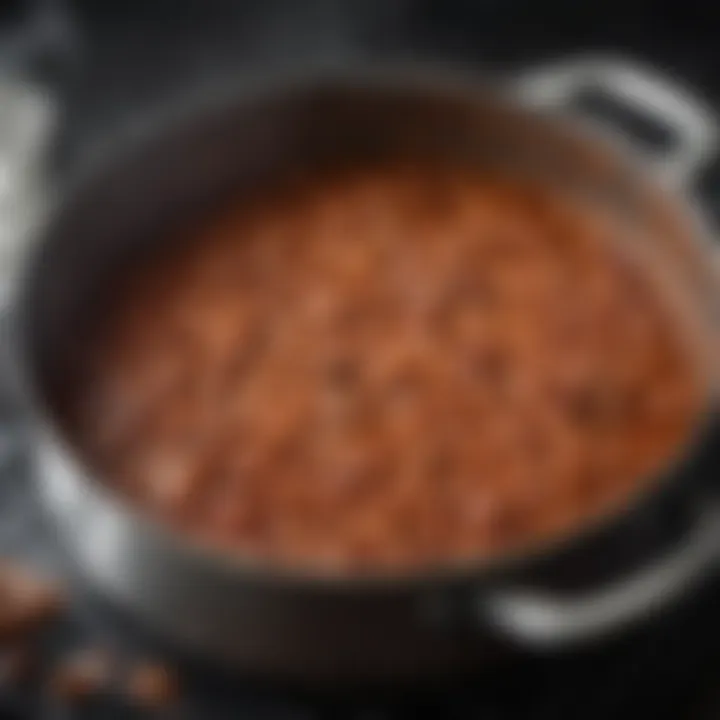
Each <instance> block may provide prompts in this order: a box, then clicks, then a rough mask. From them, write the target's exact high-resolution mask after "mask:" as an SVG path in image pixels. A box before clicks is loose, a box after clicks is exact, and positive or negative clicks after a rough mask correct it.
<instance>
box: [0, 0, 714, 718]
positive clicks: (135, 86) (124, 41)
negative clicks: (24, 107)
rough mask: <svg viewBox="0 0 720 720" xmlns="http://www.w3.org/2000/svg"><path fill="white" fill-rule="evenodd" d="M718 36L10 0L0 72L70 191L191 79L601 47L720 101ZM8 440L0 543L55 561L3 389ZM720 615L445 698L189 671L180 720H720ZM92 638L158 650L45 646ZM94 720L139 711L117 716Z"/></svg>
mask: <svg viewBox="0 0 720 720" xmlns="http://www.w3.org/2000/svg"><path fill="white" fill-rule="evenodd" d="M716 12H717V11H716ZM719 30H720V21H718V20H716V19H715V15H714V13H713V9H712V7H711V3H710V2H707V0H706V2H698V1H696V0H685V1H682V2H673V3H670V2H668V3H665V4H660V3H659V2H643V1H638V0H634V1H633V0H626V1H624V2H623V1H622V0H605V1H600V0H597V1H596V2H589V1H583V0H573V1H571V0H365V1H363V0H347V1H346V2H343V1H342V0H335V1H332V0H306V1H305V2H303V0H253V1H251V0H194V1H193V2H190V1H187V0H124V1H123V0H75V1H74V2H73V1H70V0H67V2H62V1H61V0H37V1H36V2H11V0H0V33H2V34H0V60H3V59H4V61H5V62H6V63H7V65H8V67H13V68H14V69H15V70H16V71H18V72H23V73H30V74H31V75H32V76H33V77H35V78H37V79H38V80H39V81H41V82H42V83H44V84H45V86H46V87H47V88H48V89H49V90H50V91H51V92H52V93H53V94H55V95H56V96H57V97H59V98H60V99H61V101H62V104H63V108H64V112H63V115H62V121H61V126H60V128H59V132H58V137H57V142H56V148H57V149H58V153H57V157H58V160H59V164H58V167H59V169H60V178H59V180H58V181H59V182H62V179H61V178H62V172H63V171H64V169H67V168H69V167H70V166H72V165H73V164H74V163H75V162H77V161H78V159H79V158H80V157H81V156H82V155H83V154H84V153H86V152H88V151H89V150H90V148H91V147H92V146H93V145H94V144H95V143H97V142H101V141H103V140H104V139H105V138H107V137H108V136H109V135H111V134H112V133H113V132H115V131H116V130H117V129H118V128H120V127H121V126H122V125H123V124H124V123H125V122H127V121H128V120H130V119H131V118H133V117H134V116H136V115H137V114H138V113H142V112H145V111H148V110H149V109H151V108H152V107H154V106H156V105H157V104H162V103H163V102H164V101H166V100H167V99H169V98H171V97H173V96H176V95H178V94H181V93H183V92H184V91H186V90H187V88H188V87H190V86H192V85H194V84H196V83H200V82H203V81H204V80H206V79H208V78H213V77H217V76H220V75H229V74H236V73H253V72H257V71H259V70H265V69H266V68H267V67H271V66H272V67H277V68H282V67H283V66H286V65H288V64H293V65H296V64H298V63H302V62H309V61H317V60H322V61H324V62H330V63H338V64H340V63H345V62H353V63H356V62H358V61H362V60H363V59H364V58H371V59H373V60H379V59H382V58H397V57H401V58H406V59H407V58H411V59H412V58H417V59H423V60H427V59H439V60H445V61H447V60H454V61H458V62H463V63H469V64H471V65H476V66H477V67H478V68H479V69H483V70H490V71H493V72H502V73H512V72H513V71H515V70H517V69H520V68H523V67H527V66H531V65H533V64H535V63H538V62H540V61H542V60H545V59H551V58H556V57H560V56H562V55H565V54H570V53H572V52H576V51H607V52H615V53H621V54H623V55H628V56H630V57H636V58H639V59H642V60H648V61H651V62H652V63H653V64H655V65H657V66H659V67H660V68H661V69H664V70H665V71H667V72H670V73H672V74H673V75H675V76H676V77H678V78H681V79H684V80H685V81H687V82H688V83H690V84H691V85H693V86H695V87H696V88H697V90H698V91H699V92H700V93H702V94H704V95H705V96H706V97H708V98H709V99H710V100H711V101H713V102H717V103H720V32H719ZM715 177H716V172H713V171H712V170H711V172H710V173H709V174H708V176H707V177H706V178H705V181H704V182H703V183H702V186H701V188H700V189H699V197H700V198H701V201H702V202H703V204H704V205H705V207H706V209H707V210H708V211H710V212H711V213H717V212H718V210H720V182H717V180H715ZM0 431H1V433H0V437H1V438H2V439H3V442H4V449H3V446H2V445H3V443H0V545H1V546H2V548H3V549H4V550H6V551H7V552H11V553H16V554H20V555H24V556H31V557H33V558H38V559H39V560H40V562H42V563H45V564H46V565H48V564H49V565H55V564H56V559H55V558H56V550H55V548H54V547H53V546H52V543H51V542H50V540H49V538H48V536H47V534H46V530H45V527H44V524H43V523H42V520H41V519H40V518H38V517H37V512H36V511H35V509H34V506H33V504H32V500H31V498H30V497H29V495H28V492H27V474H26V464H25V457H26V453H27V448H26V447H25V445H24V443H23V440H22V425H21V423H20V422H19V421H18V418H17V416H16V415H15V414H14V409H13V405H12V402H11V401H10V400H9V399H7V398H6V399H3V396H2V394H1V393H0ZM11 441H12V442H11ZM8 448H10V449H9V450H8ZM3 518H4V519H3ZM57 562H60V561H59V560H58V561H57ZM719 607H720V583H718V582H717V581H715V580H710V581H708V583H707V584H706V586H705V587H704V589H703V590H702V592H700V593H699V594H698V595H696V596H695V597H693V598H691V599H689V600H687V601H686V602H684V603H683V604H682V605H681V606H679V607H678V608H676V609H674V610H672V611H670V612H668V613H666V614H665V615H663V617H662V618H659V619H658V620H657V621H656V622H655V623H653V624H651V625H650V626H649V627H648V628H644V629H642V630H640V631H638V632H636V633H634V634H633V635H632V636H631V637H629V638H628V639H627V640H625V641H624V642H622V643H619V644H616V645H614V646H609V647H605V648H600V649H597V650H593V651H591V652H585V653H582V654H578V655H575V656H565V657H560V658H554V659H551V660H546V659H529V660H528V661H527V662H524V663H522V664H520V665H518V666H516V667H513V668H509V669H505V670H503V671H502V672H499V673H493V674H491V675H489V676H485V677H480V678H479V679H477V680H475V681H472V682H468V683H464V684H463V685H462V686H458V687H453V688H448V689H443V690H442V691H433V692H429V691H426V692H418V689H416V688H415V689H411V690H407V691H404V692H402V693H399V692H397V691H396V692H395V693H393V694H391V695H387V694H381V695H378V694H375V693H367V692H365V693H362V694H361V695H357V694H355V695H353V696H350V697H348V696H342V697H336V698H334V699H333V700H328V699H327V698H324V699H322V700H320V699H318V698H317V697H315V698H308V697H302V698H299V697H297V696H296V695H294V694H292V695H291V694H288V693H286V692H283V691H281V690H280V689H278V688H263V689H258V688H255V687H250V686H247V685H242V684H239V683H236V682H225V681H222V680H217V679H209V678H208V677H207V674H206V673H204V672H203V671H202V670H201V669H198V668H196V667H193V668H189V669H188V670H187V672H186V677H185V678H184V681H185V687H186V693H187V696H188V702H187V706H186V707H185V708H184V711H185V714H184V717H188V718H196V717H197V718H203V720H214V718H218V719H220V718H223V719H224V718H235V717H248V718H256V717H257V718H268V720H275V719H278V720H279V719H283V720H284V719H285V718H296V719H298V720H299V719H300V718H303V719H307V720H310V719H314V718H321V717H338V718H353V719H354V718H358V720H360V718H368V719H369V718H385V717H387V718H395V717H417V716H418V715H419V714H420V713H421V712H422V713H424V714H426V715H427V716H430V715H433V716H437V717H443V718H483V719H484V720H493V719H495V718H497V719H501V720H514V719H515V718H522V719H525V718H528V719H530V720H542V719H548V720H550V719H556V718H557V719H563V718H583V720H592V719H593V718H603V719H604V718H610V717H612V718H625V717H635V716H637V715H638V714H639V713H647V715H648V716H652V717H654V718H656V719H657V720H663V719H664V718H668V719H671V718H672V719H676V718H682V719H684V718H688V719H690V720H692V719H694V718H697V719H698V720H700V719H701V718H707V720H710V719H711V718H715V719H716V718H719V717H720V613H718V608H719ZM98 632H99V633H101V634H104V635H107V636H108V637H117V636H118V635H128V636H131V637H132V638H133V642H134V643H135V644H137V645H138V646H140V647H142V646H144V644H145V642H146V641H145V638H143V637H142V635H137V634H135V633H133V630H126V625H125V624H123V623H120V622H119V621H118V620H117V618H115V617H111V616H110V615H109V614H107V613H106V612H105V611H104V610H102V609H99V608H97V607H96V606H95V605H93V604H92V602H85V601H83V602H81V603H80V605H78V606H77V610H76V612H75V616H74V617H73V618H72V619H71V620H70V621H69V622H68V623H67V624H66V625H64V626H63V627H62V628H59V629H58V632H57V633H55V635H54V636H53V638H51V640H50V641H49V649H48V652H49V653H50V656H52V654H53V653H56V652H57V648H58V647H60V646H66V645H73V644H77V643H78V642H82V639H83V638H85V637H87V636H88V635H89V634H90V635H95V634H97V633H98ZM123 639H126V638H123ZM54 712H55V711H54V710H52V709H48V707H46V705H45V704H44V703H43V702H42V701H41V700H40V699H39V698H38V697H37V694H36V693H35V692H34V691H33V690H32V689H29V690H28V691H27V692H26V693H24V694H22V693H21V694H17V696H16V695H12V696H7V697H3V698H2V703H0V716H2V717H5V713H7V717H18V718H35V717H41V718H44V717H55V716H56V715H55V714H54ZM84 716H87V717H101V718H110V717H124V718H127V717H131V716H130V715H129V714H128V711H127V709H123V708H118V707H114V706H112V705H111V704H106V705H103V706H102V707H97V708H95V709H94V710H89V711H87V713H86V715H84ZM58 717H59V716H58Z"/></svg>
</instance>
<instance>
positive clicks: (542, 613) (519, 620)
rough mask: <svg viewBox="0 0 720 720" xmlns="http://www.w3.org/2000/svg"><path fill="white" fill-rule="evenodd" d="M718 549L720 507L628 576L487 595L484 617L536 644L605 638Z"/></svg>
mask: <svg viewBox="0 0 720 720" xmlns="http://www.w3.org/2000/svg"><path fill="white" fill-rule="evenodd" d="M718 548H720V506H715V505H713V506H710V507H708V508H706V509H705V511H704V512H703V513H702V514H701V516H700V518H699V521H698V523H697V525H696V526H695V528H694V530H693V531H692V532H691V534H690V536H689V537H687V538H686V540H685V542H684V544H683V545H682V546H681V547H679V548H676V549H675V550H673V551H672V552H671V553H669V554H668V555H666V556H665V557H662V558H660V559H658V560H655V561H654V562H653V563H651V564H650V565H649V566H646V567H643V568H641V569H639V570H637V571H635V572H634V573H633V574H631V575H629V576H627V577H624V578H621V579H619V580H616V581H614V582H613V583H612V584H610V585H608V586H605V587H602V588H599V589H596V590H592V591H589V592H587V593H586V594H583V595H580V596H565V597H558V596H556V595H553V594H551V593H548V592H543V591H540V590H533V589H521V588H517V589H507V590H498V591H496V592H494V593H491V594H489V595H486V596H484V597H483V599H482V600H481V602H480V606H479V610H480V612H481V614H482V617H483V619H485V620H489V621H490V622H491V623H492V625H493V627H495V628H496V629H498V630H500V631H501V632H502V633H503V634H504V635H505V636H507V637H509V638H511V639H513V640H515V641H516V642H520V643H522V644H523V645H526V646H528V645H529V646H533V647H537V648H549V649H552V648H557V647H567V646H571V645H574V644H577V643H581V642H585V641H588V640H593V639H596V638H599V637H603V636H606V635H608V634H610V633H612V632H613V631H615V630H618V629H621V628H622V627H623V626H626V625H629V624H631V623H633V622H635V621H637V620H640V619H642V618H644V617H645V616H647V615H648V614H650V613H651V612H652V611H653V610H655V609H657V608H660V607H662V606H663V605H665V604H666V603H668V602H670V601H672V600H673V599H675V598H677V597H678V596H679V595H681V594H682V593H683V592H685V591H686V590H688V589H689V588H690V587H692V585H693V584H694V583H695V582H697V581H699V580H700V579H701V578H702V577H703V576H704V575H705V573H706V572H707V570H708V568H709V567H710V566H711V565H712V564H713V563H714V562H715V561H716V559H717V556H718Z"/></svg>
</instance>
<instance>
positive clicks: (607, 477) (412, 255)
mask: <svg viewBox="0 0 720 720" xmlns="http://www.w3.org/2000/svg"><path fill="white" fill-rule="evenodd" d="M615 232H616V229H615V228H613V227H612V226H611V224H610V223H609V222H605V221H604V220H603V219H602V218H601V217H600V216H598V215H594V214H593V213H591V212H588V211H587V209H581V208H580V207H579V206H578V205H576V204H574V203H572V202H571V201H569V200H566V199H563V198H562V197H561V196H560V195H559V194H554V193H552V192H550V191H549V190H547V189H543V188H541V187H538V186H533V185H531V184H529V183H520V182H518V181H513V180H509V179H507V178H505V179H503V178H500V177H496V176H485V175H482V174H475V173H472V172H469V171H463V170H458V169H445V170H439V169H437V168H432V169H431V168H422V167H410V166H407V167H388V168H377V169H373V170H366V171H357V172H352V173H350V172H346V173H338V174H337V175H334V176H332V177H318V178H315V179H310V180H305V181H304V182H298V183H295V184H290V185H288V186H287V187H284V188H283V189H281V190H278V191H277V192H274V193H271V192H268V194H267V196H263V197H256V198H255V199H254V200H253V201H252V202H247V201H239V202H238V203H237V204H236V205H235V206H232V207H229V208H226V209H225V210H224V211H223V212H222V213H220V214H219V215H218V216H217V217H215V218H212V219H211V220H210V221H208V222H207V224H206V225H204V226H201V227H199V228H198V229H197V230H196V231H194V232H191V233H190V236H189V237H188V238H186V239H185V240H184V242H181V243H176V244H175V246H170V248H169V249H166V250H165V251H163V252H162V253H160V254H159V255H158V256H157V257H155V258H153V259H152V260H151V261H149V262H146V263H144V264H143V266H142V267H139V268H137V269H135V270H132V271H130V272H126V273H123V274H122V277H120V278H119V281H118V283H117V284H116V285H115V286H114V287H113V291H112V292H111V293H109V295H108V308H107V312H106V314H105V317H104V320H103V323H102V328H101V329H99V330H98V331H97V332H96V333H95V335H94V338H93V342H92V343H91V344H90V351H89V352H88V354H87V358H86V359H87V369H86V371H85V372H84V381H83V386H82V389H81V392H79V393H78V394H77V402H76V405H75V407H74V408H73V414H74V421H75V427H76V430H77V437H78V442H79V444H80V445H81V447H82V449H83V450H84V452H86V454H87V455H88V456H89V457H90V458H91V459H92V460H93V462H94V463H95V465H96V466H97V467H98V468H99V469H100V470H101V471H102V472H103V474H104V476H105V477H106V478H107V481H108V482H109V483H111V484H112V485H113V486H115V487H116V488H117V489H118V490H119V491H120V492H121V493H123V494H125V495H126V496H128V497H129V498H131V499H132V501H133V502H135V503H137V504H138V505H140V506H142V507H144V508H145V509H146V510H147V511H149V512H150V513H151V514H152V515H153V516H156V517H157V518H159V519H162V520H163V521H165V522H167V523H169V524H170V525H171V526H174V527H176V528H178V529H180V530H181V531H182V532H186V533H189V534H191V535H192V536H194V537H196V538H197V539H200V540H202V541H204V542H206V543H209V544H211V545H213V546H217V547H221V548H224V549H229V550H231V551H236V552H238V553H240V554H242V555H246V556H250V557H254V558H258V559H261V560H264V561H268V562H271V563H274V564H276V565H289V566H292V567H302V568H312V569H320V570H323V571H325V570H329V571H337V572H344V571H353V572H362V571H372V570H388V569H408V568H413V569H415V568H422V567H428V566H433V565H438V564H443V563H448V562H454V561H459V560H467V559H474V558H478V559H482V558H484V557H488V556H492V555H496V554H500V553H504V552H507V551H511V550H514V549H517V548H524V547H527V546H528V545H532V543H535V542H540V541H544V540H546V539H548V538H550V537H553V536H555V535H558V534H562V533H566V532H569V531H572V530H574V529H577V528H578V527H580V526H582V525H583V523H585V522H587V521H589V520H591V519H592V518H595V517H597V516H598V515H600V514H602V513H603V512H606V511H608V509H611V508H613V507H615V506H617V505H619V504H621V503H622V502H623V501H625V500H627V499H628V498H629V496H630V495H631V494H632V493H633V492H635V491H637V490H638V487H639V484H640V483H641V482H642V481H643V480H645V479H647V478H648V476H652V475H653V474H654V473H656V472H657V471H659V470H660V469H661V468H663V466H664V465H665V464H666V463H667V462H668V460H669V459H670V458H672V457H673V456H674V455H675V454H676V453H677V452H678V449H679V448H680V447H681V446H682V444H683V443H684V442H685V441H686V440H687V439H688V436H689V433H690V430H691V428H692V427H693V426H694V421H695V419H696V417H697V412H698V407H699V390H698V386H697V381H696V378H695V375H694V373H693V371H692V367H691V363H690V360H689V357H688V354H687V352H686V350H685V347H684V345H683V343H682V342H681V341H680V333H679V332H677V318H676V317H675V316H674V315H673V313H672V312H671V310H670V308H669V305H668V303H667V302H666V301H665V298H663V296H662V293H661V292H660V289H659V286H658V285H657V284H654V283H653V282H652V281H651V279H650V277H649V275H647V273H644V272H643V270H642V267H641V266H639V265H637V264H635V263H634V262H633V261H632V259H631V258H630V257H629V256H627V255H626V254H624V253H622V252H620V251H619V250H618V249H617V247H616V245H615V243H614V242H613V240H614V239H616V238H613V237H612V235H613V233H615Z"/></svg>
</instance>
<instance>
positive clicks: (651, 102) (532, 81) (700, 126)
mask: <svg viewBox="0 0 720 720" xmlns="http://www.w3.org/2000/svg"><path fill="white" fill-rule="evenodd" d="M517 90H518V93H519V95H520V97H521V99H522V100H523V101H525V102H527V103H531V104H534V105H540V106H543V107H550V108H554V107H557V108H560V109H567V108H568V107H569V106H570V105H572V102H573V100H574V99H577V98H578V97H579V95H580V94H581V93H584V92H587V91H600V92H603V93H605V94H606V95H607V96H608V97H611V98H612V99H613V100H615V101H616V102H619V103H620V104H624V105H626V106H627V107H628V108H629V109H631V110H633V111H635V112H638V113H639V114H640V115H642V116H644V117H646V118H647V119H648V120H651V121H654V122H657V123H658V124H659V125H661V126H665V127H667V128H668V129H669V130H670V131H671V132H672V133H673V134H674V136H675V137H674V142H673V144H672V146H671V147H669V148H668V149H667V151H666V152H664V153H663V154H662V155H661V156H651V157H650V158H649V159H650V160H651V161H653V162H655V163H656V164H657V168H658V170H659V171H660V172H661V173H662V174H663V175H664V176H665V177H666V178H667V179H668V180H669V181H670V182H673V183H676V184H680V185H684V184H686V183H687V182H688V181H689V180H691V179H692V177H693V176H694V175H695V174H696V173H697V171H698V170H699V169H700V168H701V167H702V166H703V165H704V164H705V163H706V161H707V160H709V159H710V158H712V156H713V155H714V154H715V151H716V149H717V145H718V132H717V123H716V119H715V117H714V113H713V112H712V110H711V109H710V108H709V107H708V106H707V105H706V103H704V102H703V101H702V100H701V99H699V98H698V97H695V95H693V93H691V92H690V91H689V90H687V89H686V88H684V87H682V85H680V84H678V83H677V82H674V81H672V80H670V79H668V78H666V77H664V76H663V75H661V74H658V73H657V72H655V71H654V70H652V69H650V68H647V67H644V66H641V65H639V64H637V63H635V62H630V61H627V60H622V59H615V58H602V57H601V58H588V57H586V58H581V59H576V60H565V61H560V62H558V63H555V64H551V65H548V66H545V67H543V68H540V69H539V70H533V71H531V72H528V73H527V74H525V75H523V76H521V77H520V78H519V80H518V83H517Z"/></svg>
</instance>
